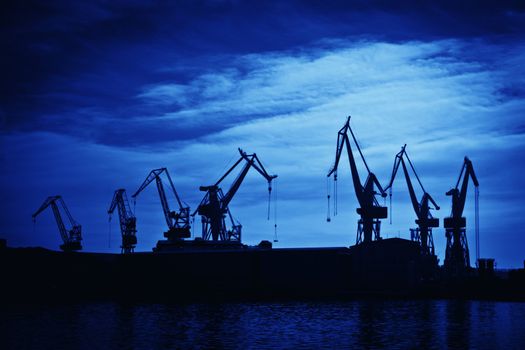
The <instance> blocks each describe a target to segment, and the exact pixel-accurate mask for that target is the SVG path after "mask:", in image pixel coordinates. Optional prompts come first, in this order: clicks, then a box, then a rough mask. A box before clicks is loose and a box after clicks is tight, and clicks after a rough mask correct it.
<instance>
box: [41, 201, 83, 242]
mask: <svg viewBox="0 0 525 350" xmlns="http://www.w3.org/2000/svg"><path fill="white" fill-rule="evenodd" d="M57 203H58V204H57ZM58 205H60V207H62V211H63V212H64V213H65V214H66V217H67V219H68V221H69V224H70V225H71V229H70V230H67V229H66V225H65V224H64V220H62V215H60V208H59V206H58ZM49 206H51V209H52V210H53V215H54V216H55V220H56V222H57V226H58V231H59V232H60V236H61V237H62V241H63V242H64V243H63V244H61V245H60V249H62V250H63V251H75V250H81V249H82V245H81V244H80V241H82V226H80V225H79V224H78V223H77V222H76V221H75V219H73V217H72V216H71V213H70V212H69V210H68V209H67V206H66V203H65V202H64V200H63V199H62V196H50V197H47V199H46V200H45V201H44V203H42V205H41V206H40V208H38V210H37V211H36V212H35V213H34V214H33V215H32V217H33V221H35V220H36V217H37V215H38V214H40V213H41V212H42V211H44V210H45V209H46V208H47V207H49Z"/></svg>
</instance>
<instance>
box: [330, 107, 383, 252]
mask: <svg viewBox="0 0 525 350" xmlns="http://www.w3.org/2000/svg"><path fill="white" fill-rule="evenodd" d="M350 118H351V117H350V116H349V117H348V119H347V120H346V123H345V125H344V126H343V127H342V128H341V130H339V132H338V134H337V148H336V154H335V163H334V165H333V166H332V168H331V169H330V171H329V172H328V175H327V177H330V176H331V175H332V174H333V175H334V181H337V168H338V166H339V160H340V158H341V154H342V153H343V147H345V146H346V150H347V153H348V159H349V161H350V170H351V172H352V180H353V184H354V190H355V194H356V196H357V200H358V202H359V208H357V210H356V211H357V214H359V215H360V217H361V218H360V219H359V221H358V224H357V238H356V244H359V243H362V242H371V241H372V235H374V238H375V239H376V240H379V239H381V231H380V230H381V221H380V220H379V219H384V218H386V217H387V208H386V207H382V206H380V205H379V203H378V202H377V199H376V198H375V196H376V195H377V194H378V192H376V191H375V189H374V185H375V186H376V187H377V189H378V190H379V193H380V194H381V196H382V197H386V192H385V191H384V190H383V188H382V187H381V184H379V181H378V180H377V177H376V176H375V174H374V173H372V172H371V171H370V169H369V168H368V165H367V164H366V161H365V157H364V156H363V153H362V152H361V148H360V147H359V144H358V142H357V140H356V138H355V135H354V133H353V131H352V128H351V127H350ZM349 131H350V134H351V135H352V139H353V140H354V143H355V145H356V146H357V150H358V151H359V154H360V155H361V159H362V160H363V163H364V165H365V167H366V170H367V172H368V176H367V178H366V181H365V184H364V185H362V184H361V179H360V178H359V172H358V171H357V165H356V162H355V159H354V155H353V153H352V148H351V145H350V139H349V137H348V132H349Z"/></svg>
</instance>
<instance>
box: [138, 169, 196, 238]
mask: <svg viewBox="0 0 525 350" xmlns="http://www.w3.org/2000/svg"><path fill="white" fill-rule="evenodd" d="M163 173H164V174H166V178H167V179H168V184H169V188H170V189H171V191H172V193H173V195H174V196H175V199H176V200H177V204H178V207H179V211H172V210H171V209H170V207H169V204H168V198H167V196H166V192H165V190H164V184H163V182H162V178H161V177H160V176H161V175H162V174H163ZM153 180H155V182H156V184H157V190H158V193H159V198H160V203H161V205H162V211H163V212H164V218H165V220H166V224H167V226H168V231H166V232H164V237H166V238H168V240H180V239H183V238H189V237H190V236H191V232H190V207H189V206H188V205H187V204H186V203H184V202H183V201H182V200H181V199H180V197H179V194H178V193H177V191H176V190H175V186H174V185H173V181H172V180H171V176H170V174H169V173H168V170H167V169H166V168H159V169H154V170H152V171H151V172H150V173H149V175H148V176H147V177H146V179H145V180H144V182H143V183H142V185H141V186H140V187H139V189H138V190H137V191H136V192H135V193H134V194H133V195H132V196H131V197H132V198H134V199H136V197H137V196H138V195H139V194H140V193H141V192H142V191H143V190H144V189H145V188H146V187H147V186H148V185H149V184H150V183H152V182H153Z"/></svg>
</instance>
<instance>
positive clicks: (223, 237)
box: [192, 148, 277, 242]
mask: <svg viewBox="0 0 525 350" xmlns="http://www.w3.org/2000/svg"><path fill="white" fill-rule="evenodd" d="M239 153H240V155H241V157H240V158H239V160H237V162H235V164H234V165H233V166H232V167H230V169H228V171H227V172H226V173H225V174H224V175H223V176H222V177H221V178H220V179H219V180H218V181H217V182H216V183H215V184H214V185H211V186H201V187H199V189H200V190H201V191H204V192H206V195H205V196H204V198H203V199H202V201H201V202H200V204H199V206H198V208H197V210H196V211H195V212H194V213H193V214H192V216H195V214H197V213H198V214H199V215H201V222H202V239H204V240H206V241H208V240H212V241H236V242H241V229H242V225H240V224H239V223H237V224H235V222H234V220H233V217H232V215H231V212H230V209H229V208H228V205H229V204H230V202H231V200H232V199H233V197H234V196H235V193H237V190H238V189H239V187H240V186H241V184H242V182H243V180H244V178H245V177H246V174H248V171H249V170H250V168H252V167H253V168H254V169H255V170H257V172H258V173H259V174H261V175H262V176H263V177H264V178H265V179H266V180H267V181H268V193H269V198H270V196H271V191H272V186H271V184H272V180H273V179H275V178H276V177H277V175H269V174H268V173H267V172H266V169H265V168H264V166H263V165H262V163H261V162H260V161H259V158H257V155H256V154H255V153H253V154H246V152H243V151H242V150H241V149H240V148H239ZM243 160H244V161H246V163H245V165H244V167H243V168H242V170H241V172H240V173H239V175H237V178H236V179H235V180H234V181H233V183H232V185H231V186H230V189H229V190H228V192H226V194H224V193H223V191H222V189H221V188H220V187H219V185H220V183H221V182H222V181H223V180H224V179H225V178H226V177H227V176H228V175H229V174H230V173H231V172H232V171H233V170H234V169H235V168H236V167H237V166H238V165H239V164H240V163H241V162H242V161H243ZM226 217H228V218H229V219H230V222H231V229H230V230H228V229H227V228H226Z"/></svg>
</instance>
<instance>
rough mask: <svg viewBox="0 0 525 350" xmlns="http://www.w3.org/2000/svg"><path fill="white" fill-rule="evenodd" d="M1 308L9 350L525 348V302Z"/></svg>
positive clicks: (112, 304) (295, 303)
mask: <svg viewBox="0 0 525 350" xmlns="http://www.w3.org/2000/svg"><path fill="white" fill-rule="evenodd" d="M0 311H1V318H0V321H1V323H0V325H1V328H0V330H1V332H2V334H1V337H2V338H1V340H0V348H2V349H63V348H65V349H67V348H75V349H106V348H119V349H167V348H206V349H209V348H228V349H260V348H276V349H291V348H335V349H347V348H368V349H411V348H419V349H446V348H459V349H465V348H472V349H496V348H506V349H524V348H525V303H505V302H478V301H442V300H441V301H440V300H438V301H420V300H418V301H397V300H396V301H377V300H365V301H363V300H360V301H348V302H337V303H325V302H311V303H309V302H286V303H224V304H211V303H210V304H206V303H199V304H186V305H166V304H133V305H131V304H118V303H90V304H78V305H61V306H56V305H55V306H16V307H14V306H10V307H6V306H2V307H0ZM2 344H3V345H2Z"/></svg>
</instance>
